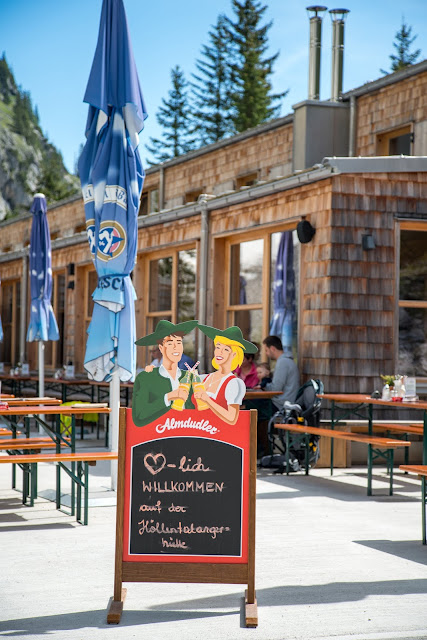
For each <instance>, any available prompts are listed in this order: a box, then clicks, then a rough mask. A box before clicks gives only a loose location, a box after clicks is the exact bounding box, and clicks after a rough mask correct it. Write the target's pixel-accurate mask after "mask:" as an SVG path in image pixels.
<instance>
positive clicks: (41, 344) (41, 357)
mask: <svg viewBox="0 0 427 640" xmlns="http://www.w3.org/2000/svg"><path fill="white" fill-rule="evenodd" d="M39 398H44V342H43V340H39ZM40 418H41V419H42V420H44V416H42V415H41V416H40ZM42 432H43V429H42V428H41V427H40V426H39V433H42Z"/></svg>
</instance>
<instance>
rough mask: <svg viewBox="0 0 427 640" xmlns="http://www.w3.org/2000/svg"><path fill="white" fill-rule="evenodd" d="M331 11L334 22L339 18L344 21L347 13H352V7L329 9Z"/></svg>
mask: <svg viewBox="0 0 427 640" xmlns="http://www.w3.org/2000/svg"><path fill="white" fill-rule="evenodd" d="M329 13H330V15H331V20H332V22H337V21H338V20H342V21H344V20H345V19H346V17H347V13H350V9H329Z"/></svg>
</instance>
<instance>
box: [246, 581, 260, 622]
mask: <svg viewBox="0 0 427 640" xmlns="http://www.w3.org/2000/svg"><path fill="white" fill-rule="evenodd" d="M250 600H251V598H250V597H249V589H246V591H245V623H246V626H247V627H257V626H258V604H257V601H256V595H255V592H254V596H253V602H250Z"/></svg>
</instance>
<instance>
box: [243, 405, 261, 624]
mask: <svg viewBox="0 0 427 640" xmlns="http://www.w3.org/2000/svg"><path fill="white" fill-rule="evenodd" d="M257 416H258V412H257V411H255V410H254V409H252V410H251V444H250V473H249V542H248V545H249V547H248V588H247V589H246V592H245V620H246V626H247V627H257V626H258V605H257V601H256V593H255V500H256V448H257Z"/></svg>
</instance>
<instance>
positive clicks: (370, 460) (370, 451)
mask: <svg viewBox="0 0 427 640" xmlns="http://www.w3.org/2000/svg"><path fill="white" fill-rule="evenodd" d="M371 495H372V445H371V444H368V496H371Z"/></svg>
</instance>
